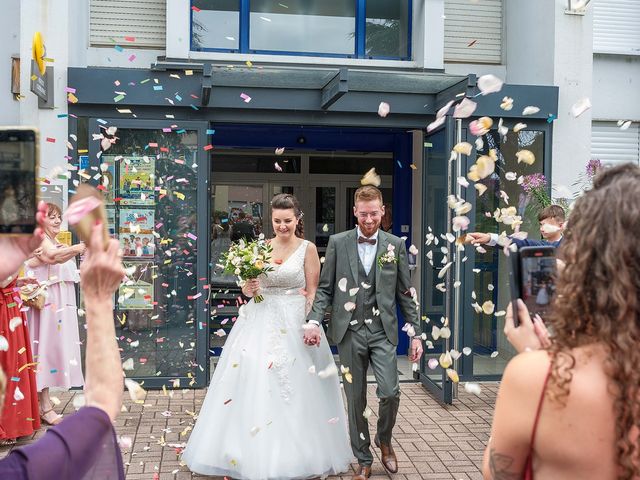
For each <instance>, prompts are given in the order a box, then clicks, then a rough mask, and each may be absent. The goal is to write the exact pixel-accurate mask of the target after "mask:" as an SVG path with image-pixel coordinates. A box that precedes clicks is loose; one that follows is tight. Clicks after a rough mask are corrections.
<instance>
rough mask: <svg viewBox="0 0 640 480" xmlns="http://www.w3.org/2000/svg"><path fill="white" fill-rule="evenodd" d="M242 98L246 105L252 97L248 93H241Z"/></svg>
mask: <svg viewBox="0 0 640 480" xmlns="http://www.w3.org/2000/svg"><path fill="white" fill-rule="evenodd" d="M240 98H241V99H242V100H244V103H249V102H250V101H251V97H250V96H249V95H247V94H246V93H241V94H240Z"/></svg>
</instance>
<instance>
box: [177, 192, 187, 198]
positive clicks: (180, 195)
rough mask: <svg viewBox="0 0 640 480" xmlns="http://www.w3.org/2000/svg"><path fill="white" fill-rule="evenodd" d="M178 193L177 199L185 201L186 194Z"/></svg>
mask: <svg viewBox="0 0 640 480" xmlns="http://www.w3.org/2000/svg"><path fill="white" fill-rule="evenodd" d="M175 193H176V197H178V198H179V199H180V200H184V198H185V197H184V193H180V192H175Z"/></svg>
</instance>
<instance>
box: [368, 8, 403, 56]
mask: <svg viewBox="0 0 640 480" xmlns="http://www.w3.org/2000/svg"><path fill="white" fill-rule="evenodd" d="M366 32H367V33H366V39H365V53H366V55H367V56H368V57H394V58H406V57H407V56H408V44H409V1H408V0H396V1H393V2H390V1H389V0H367V25H366Z"/></svg>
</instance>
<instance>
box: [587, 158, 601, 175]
mask: <svg viewBox="0 0 640 480" xmlns="http://www.w3.org/2000/svg"><path fill="white" fill-rule="evenodd" d="M601 168H602V162H601V161H600V160H598V159H597V158H592V159H591V160H589V161H588V162H587V176H588V177H589V178H593V177H594V176H595V175H596V173H598V170H600V169H601Z"/></svg>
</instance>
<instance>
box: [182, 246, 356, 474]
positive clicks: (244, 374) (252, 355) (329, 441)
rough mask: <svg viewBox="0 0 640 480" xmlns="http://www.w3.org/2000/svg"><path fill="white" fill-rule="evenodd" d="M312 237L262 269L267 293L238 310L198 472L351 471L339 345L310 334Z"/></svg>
mask: <svg viewBox="0 0 640 480" xmlns="http://www.w3.org/2000/svg"><path fill="white" fill-rule="evenodd" d="M307 244H308V242H307V241H304V242H303V243H302V244H301V245H300V246H299V247H298V249H297V250H296V251H295V252H294V253H293V254H292V255H291V257H289V258H288V259H287V260H286V261H285V262H284V263H282V264H281V265H273V267H274V271H272V272H270V273H269V274H267V276H266V278H264V276H263V277H261V280H260V283H261V290H260V293H261V294H262V295H263V296H264V301H262V302H261V303H254V301H253V300H251V301H250V302H249V303H247V304H246V305H244V306H243V307H242V308H241V309H240V314H239V316H238V319H237V320H236V322H235V325H234V326H233V328H232V329H231V333H230V334H229V336H228V338H227V341H226V343H225V346H224V349H223V352H222V355H221V356H220V361H219V362H218V367H217V368H216V370H215V372H214V374H213V377H212V378H211V384H210V386H209V391H208V392H207V396H206V398H205V400H204V403H203V405H202V409H201V410H200V413H199V415H198V419H197V421H196V425H195V427H194V429H193V432H192V433H191V437H190V438H189V441H188V443H187V447H186V448H185V450H184V453H183V454H182V460H183V461H184V462H185V463H186V464H187V466H188V467H189V468H190V469H191V470H192V471H193V472H196V473H200V474H205V475H217V476H223V475H224V476H228V477H231V478H236V479H251V480H258V479H290V478H310V477H320V476H323V475H331V474H337V473H340V472H344V471H346V470H347V469H348V467H349V464H350V462H351V459H352V453H351V447H350V443H349V437H348V433H347V421H346V415H345V408H344V403H343V401H342V394H341V391H340V383H339V380H338V376H337V370H336V369H335V364H334V360H333V356H332V354H331V350H330V349H329V345H328V343H327V340H326V338H325V337H324V336H323V338H322V343H321V344H320V347H319V348H318V347H311V346H307V345H305V344H304V342H303V329H302V326H303V324H304V323H305V297H304V296H303V295H302V292H301V290H302V289H303V288H304V287H305V277H304V256H305V252H306V250H307ZM328 372H330V373H329V375H327V373H328ZM318 373H320V375H318Z"/></svg>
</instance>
